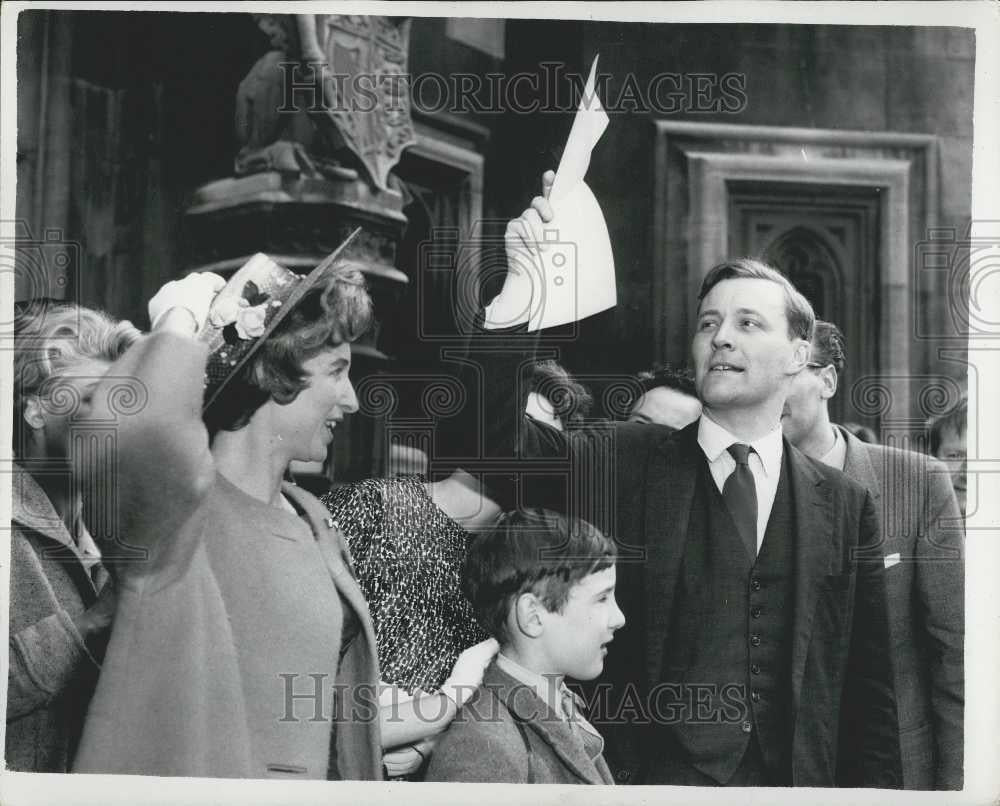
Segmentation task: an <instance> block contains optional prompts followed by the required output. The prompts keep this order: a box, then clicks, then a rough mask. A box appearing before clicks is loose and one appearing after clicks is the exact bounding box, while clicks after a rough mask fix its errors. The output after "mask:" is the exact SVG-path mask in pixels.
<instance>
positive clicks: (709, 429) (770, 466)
mask: <svg viewBox="0 0 1000 806" xmlns="http://www.w3.org/2000/svg"><path fill="white" fill-rule="evenodd" d="M734 442H741V443H743V444H744V445H746V444H749V445H750V447H751V448H753V449H754V452H755V453H756V454H757V456H758V457H759V458H760V463H761V465H762V466H763V468H764V475H766V476H770V475H772V474H773V473H777V472H778V470H779V469H780V467H781V452H782V444H781V423H780V422H778V423H776V424H775V426H774V428H773V429H771V431H769V432H768V433H766V434H765V435H764V436H762V437H758V438H757V439H755V440H753V441H752V442H750V443H747V442H745V441H744V440H742V439H739V438H738V437H736V436H734V435H733V434H731V433H730V432H729V431H728V430H727V429H726V428H723V427H722V426H721V425H719V424H718V423H717V422H715V420H713V419H712V418H711V417H709V416H708V415H707V414H705V413H704V412H703V413H702V415H701V417H700V418H699V420H698V444H699V445H700V446H701V449H702V451H704V452H705V456H706V457H707V458H708V461H709V462H710V463H713V464H714V463H715V462H716V461H718V459H719V457H720V456H722V454H724V453H726V451H727V450H728V448H729V446H730V445H732V444H733V443H734Z"/></svg>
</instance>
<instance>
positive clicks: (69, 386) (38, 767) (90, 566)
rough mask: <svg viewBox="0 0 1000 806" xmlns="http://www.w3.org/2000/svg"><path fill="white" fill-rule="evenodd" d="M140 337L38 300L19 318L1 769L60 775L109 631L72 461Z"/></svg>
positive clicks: (109, 591)
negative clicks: (97, 405)
mask: <svg viewBox="0 0 1000 806" xmlns="http://www.w3.org/2000/svg"><path fill="white" fill-rule="evenodd" d="M138 338H139V331H138V330H136V329H135V328H134V327H133V326H132V325H131V324H130V323H129V322H117V321H115V320H114V319H112V318H111V317H109V316H106V315H105V314H103V313H100V312H98V311H93V310H90V309H89V308H81V307H78V306H76V305H70V304H66V303H60V302H51V301H47V300H38V301H33V302H32V303H30V304H29V305H26V306H25V307H24V308H23V309H22V310H19V311H18V312H17V314H16V315H15V318H14V457H15V460H14V475H13V502H12V504H13V509H12V518H11V527H12V529H11V570H10V622H9V629H10V656H9V660H10V663H9V666H8V671H7V733H6V750H5V758H6V762H7V766H8V768H10V769H13V770H20V771H23V772H67V771H68V770H69V768H70V765H71V763H72V757H73V752H74V750H75V748H76V743H77V741H78V740H79V738H80V730H81V729H82V727H83V718H84V714H85V713H86V709H87V703H88V702H89V701H90V696H91V694H92V692H93V689H94V684H95V683H96V681H97V673H98V670H99V664H100V660H101V656H102V654H103V646H104V643H105V641H106V640H107V635H108V627H109V625H110V623H111V618H112V616H113V614H114V606H115V597H114V585H113V584H112V583H111V581H110V579H109V576H108V572H107V570H106V569H105V567H104V566H103V565H102V563H101V555H100V552H99V550H98V546H97V544H96V543H95V541H94V539H93V538H92V537H91V535H90V532H88V530H87V526H86V525H85V523H84V518H83V510H84V503H83V492H84V491H85V490H86V489H87V484H88V479H85V478H82V477H81V476H80V475H79V474H78V473H77V472H75V471H74V468H73V466H72V463H71V456H72V455H73V454H74V453H75V452H78V451H80V450H84V449H85V448H86V442H87V440H86V439H85V438H86V437H87V436H88V433H87V425H88V413H89V411H90V408H91V397H92V394H93V391H94V387H95V386H96V385H97V383H98V381H99V380H100V378H101V376H103V375H104V374H105V373H106V372H107V371H108V367H110V366H111V363H112V362H113V361H115V360H117V359H118V358H119V357H120V356H121V355H122V354H123V353H124V352H125V351H126V349H128V347H129V346H130V345H131V344H132V343H133V342H135V341H136V339H138Z"/></svg>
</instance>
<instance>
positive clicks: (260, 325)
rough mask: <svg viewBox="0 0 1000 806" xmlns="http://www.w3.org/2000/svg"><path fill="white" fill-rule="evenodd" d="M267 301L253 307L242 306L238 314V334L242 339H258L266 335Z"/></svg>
mask: <svg viewBox="0 0 1000 806" xmlns="http://www.w3.org/2000/svg"><path fill="white" fill-rule="evenodd" d="M266 320H267V302H262V303H261V304H260V305H254V306H253V307H241V308H240V309H239V311H238V312H237V314H236V334H237V335H238V336H239V337H240V338H241V339H257V338H260V337H261V336H262V335H264V325H265V323H266Z"/></svg>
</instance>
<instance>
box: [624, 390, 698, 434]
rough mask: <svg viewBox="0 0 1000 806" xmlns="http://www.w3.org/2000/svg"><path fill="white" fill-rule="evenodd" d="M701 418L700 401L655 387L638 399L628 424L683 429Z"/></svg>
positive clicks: (674, 391) (676, 391) (677, 392)
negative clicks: (652, 424)
mask: <svg viewBox="0 0 1000 806" xmlns="http://www.w3.org/2000/svg"><path fill="white" fill-rule="evenodd" d="M700 416H701V401H700V400H698V398H696V397H691V396H690V395H686V394H684V393H683V392H680V391H678V390H677V389H671V388H670V387H669V386H657V387H654V388H653V389H650V390H648V391H647V392H646V393H645V394H643V395H642V397H640V398H639V399H638V400H637V401H636V403H635V406H633V408H632V413H631V414H629V416H628V421H629V422H630V423H658V424H659V425H669V426H670V427H671V428H677V429H680V428H683V427H684V426H686V425H688V424H689V423H693V422H694V421H695V420H697V419H698V418H699V417H700Z"/></svg>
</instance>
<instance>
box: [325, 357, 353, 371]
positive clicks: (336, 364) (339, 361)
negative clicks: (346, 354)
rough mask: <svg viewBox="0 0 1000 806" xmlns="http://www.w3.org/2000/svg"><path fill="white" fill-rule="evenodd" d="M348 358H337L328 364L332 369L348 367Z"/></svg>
mask: <svg viewBox="0 0 1000 806" xmlns="http://www.w3.org/2000/svg"><path fill="white" fill-rule="evenodd" d="M348 363H349V362H348V360H347V359H346V358H336V359H334V360H333V361H331V362H330V363H329V364H327V367H329V368H330V369H340V367H346V366H347V365H348Z"/></svg>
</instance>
